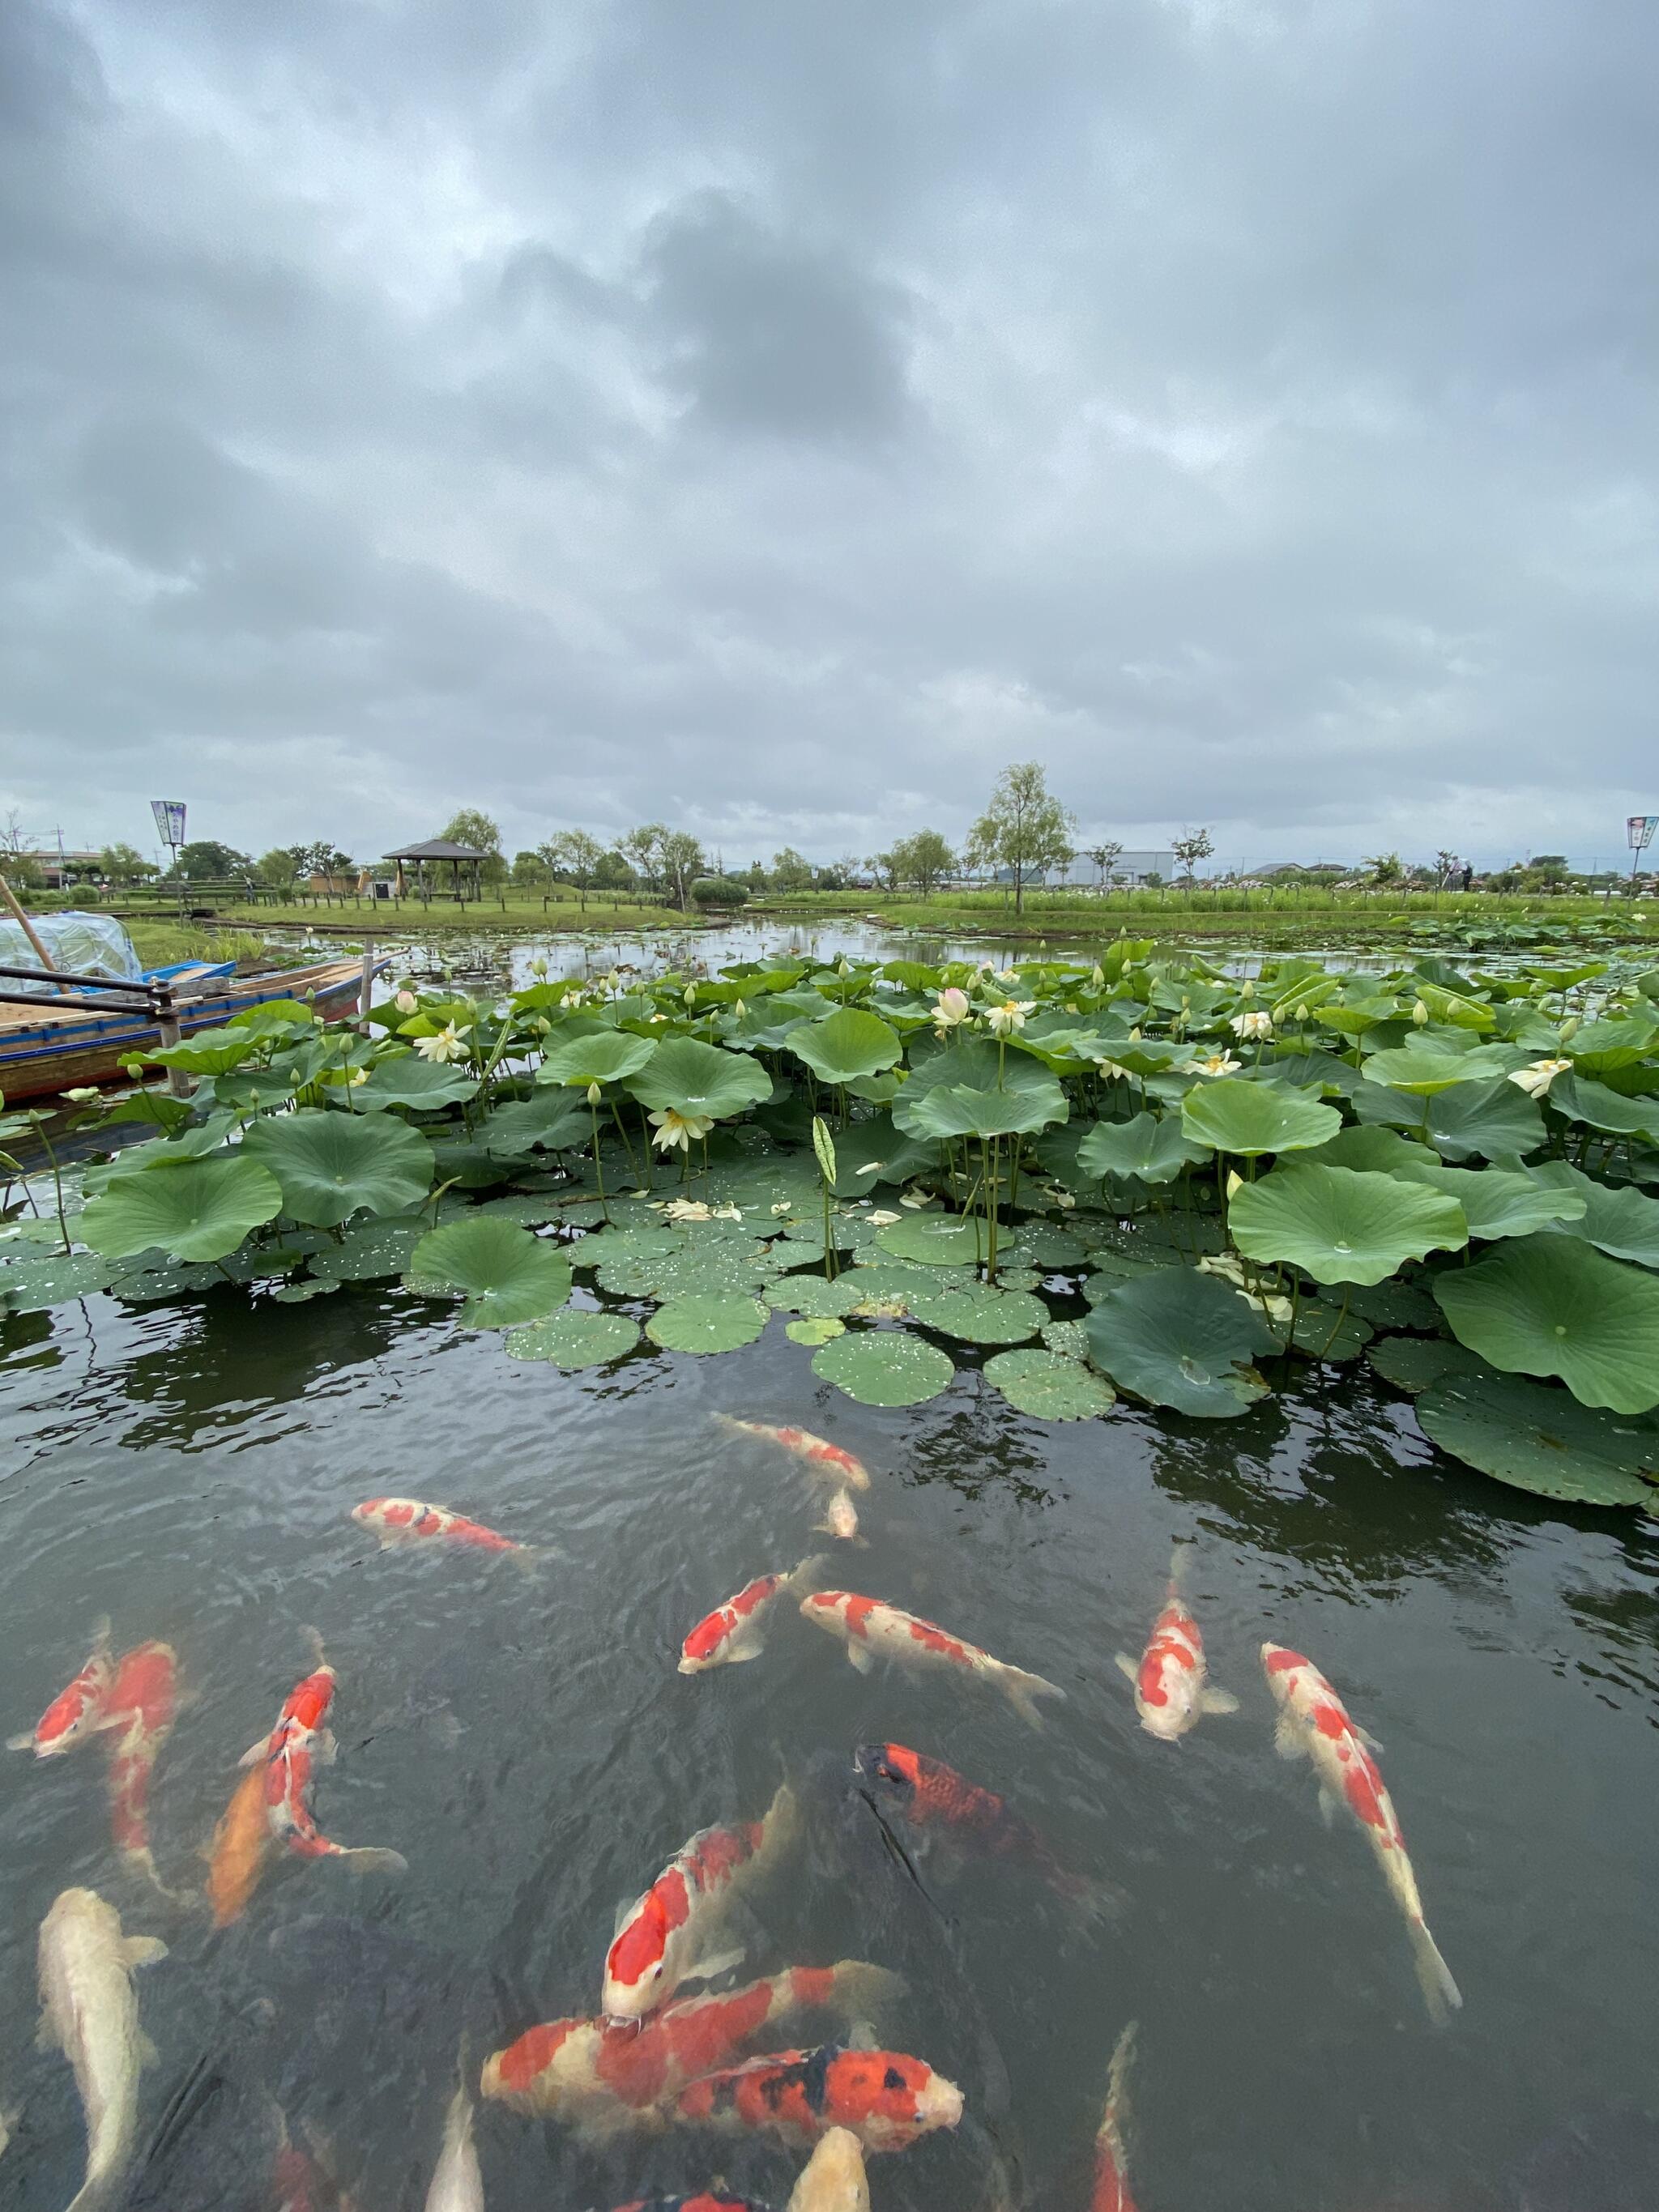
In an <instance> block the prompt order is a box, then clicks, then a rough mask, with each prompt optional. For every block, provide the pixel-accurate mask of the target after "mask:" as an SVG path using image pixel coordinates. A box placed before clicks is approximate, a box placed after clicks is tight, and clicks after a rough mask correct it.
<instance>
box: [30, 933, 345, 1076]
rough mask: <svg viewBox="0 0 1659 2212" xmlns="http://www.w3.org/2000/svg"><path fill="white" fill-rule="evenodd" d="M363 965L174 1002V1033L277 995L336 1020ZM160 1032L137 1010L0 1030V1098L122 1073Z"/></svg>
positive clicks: (273, 978) (246, 980)
mask: <svg viewBox="0 0 1659 2212" xmlns="http://www.w3.org/2000/svg"><path fill="white" fill-rule="evenodd" d="M361 991H362V964H361V963H359V962H358V961H356V960H331V961H328V962H326V963H324V964H323V965H322V966H320V967H316V968H299V969H289V971H288V972H287V973H285V974H283V975H244V976H241V977H239V978H237V979H235V980H234V981H232V982H230V983H229V984H228V986H227V987H225V988H224V989H222V990H216V991H213V992H211V993H210V994H206V995H205V996H204V997H202V998H199V999H186V1000H180V1001H179V1035H180V1036H181V1037H188V1036H193V1035H194V1034H195V1032H196V1031H197V1030H211V1029H217V1028H218V1027H219V1026H220V1024H222V1023H224V1022H228V1021H229V1020H230V1019H231V1018H232V1017H233V1016H234V1015H236V1014H240V1013H246V1012H247V1010H248V1008H249V1007H250V1006H264V1005H267V1004H269V1003H270V1001H271V1000H276V999H299V1000H302V1001H303V1002H304V1003H305V1004H306V1005H307V1006H313V1007H314V1008H315V1010H316V1012H317V1013H318V1014H319V1016H320V1017H322V1018H324V1019H325V1020H328V1021H339V1020H341V1019H343V1018H349V1017H350V1016H351V1015H353V1014H355V1013H356V1012H357V1001H358V996H359V994H360V993H361ZM160 1044H161V1033H160V1031H159V1030H157V1028H156V1026H155V1023H154V1022H152V1021H148V1020H146V1019H145V1018H144V1016H143V1015H142V1014H138V1013H119V1014H88V1015H86V1016H84V1017H82V1016H73V1017H69V1018H65V1017H64V1016H62V1015H60V1016H58V1018H55V1019H52V1020H50V1021H44V1022H40V1023H33V1022H29V1023H27V1024H7V1025H6V1026H5V1027H3V1028H0V1096H3V1097H4V1098H5V1100H6V1102H7V1103H8V1104H10V1103H12V1102H13V1101H15V1100H16V1099H20V1098H45V1097H51V1096H52V1094H53V1093H54V1092H57V1091H73V1090H76V1089H78V1088H80V1087H81V1086H82V1085H94V1084H102V1083H114V1082H117V1081H125V1079H126V1071H125V1068H124V1067H123V1066H122V1065H121V1063H122V1061H123V1060H127V1059H130V1058H131V1055H132V1054H134V1053H144V1052H153V1051H155V1049H156V1048H157V1047H158V1046H159V1045H160Z"/></svg>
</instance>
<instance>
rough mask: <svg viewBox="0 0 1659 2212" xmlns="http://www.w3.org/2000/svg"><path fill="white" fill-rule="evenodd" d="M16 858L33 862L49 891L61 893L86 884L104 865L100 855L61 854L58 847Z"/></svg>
mask: <svg viewBox="0 0 1659 2212" xmlns="http://www.w3.org/2000/svg"><path fill="white" fill-rule="evenodd" d="M8 857H13V856H8ZM15 858H16V859H18V860H27V861H29V862H31V863H32V864H33V867H34V869H35V871H36V872H37V873H38V874H39V876H40V880H41V882H42V883H43V884H45V885H46V889H47V890H49V891H61V890H64V888H65V886H66V885H68V884H78V883H84V882H86V881H87V880H88V878H93V877H95V876H97V875H98V874H99V873H100V868H101V864H102V856H101V854H97V853H70V852H63V853H60V852H59V851H58V848H57V846H56V845H53V846H51V847H50V848H48V849H47V850H46V851H45V852H41V853H19V854H16V855H15ZM0 866H3V864H0Z"/></svg>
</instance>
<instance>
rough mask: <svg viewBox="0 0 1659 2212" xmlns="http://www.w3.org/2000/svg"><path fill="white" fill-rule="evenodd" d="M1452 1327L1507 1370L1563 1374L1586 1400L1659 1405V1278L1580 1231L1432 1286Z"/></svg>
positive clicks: (1505, 1253) (1508, 1247)
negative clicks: (1586, 1240) (1599, 1246)
mask: <svg viewBox="0 0 1659 2212" xmlns="http://www.w3.org/2000/svg"><path fill="white" fill-rule="evenodd" d="M1434 1294H1435V1297H1437V1299H1438V1300H1439V1302H1440V1308H1441V1311H1442V1312H1443V1314H1444V1315H1445V1316H1446V1319H1447V1320H1448V1321H1449V1322H1450V1324H1451V1328H1452V1334H1453V1335H1454V1336H1455V1337H1456V1338H1457V1340H1458V1341H1459V1342H1460V1343H1462V1344H1466V1345H1468V1347H1469V1349H1470V1351H1471V1352H1479V1353H1480V1357H1481V1358H1483V1359H1485V1360H1486V1361H1488V1362H1489V1363H1490V1364H1491V1365H1492V1366H1493V1367H1499V1368H1502V1369H1503V1370H1504V1372H1505V1373H1507V1374H1521V1375H1559V1376H1560V1377H1561V1380H1562V1381H1563V1382H1564V1383H1565V1384H1566V1386H1567V1388H1568V1389H1570V1390H1571V1392H1572V1395H1573V1396H1574V1397H1575V1398H1577V1399H1578V1400H1579V1401H1581V1402H1582V1403H1583V1404H1584V1405H1586V1406H1607V1407H1611V1408H1612V1409H1613V1411H1614V1412H1615V1413H1645V1412H1646V1411H1647V1410H1648V1408H1649V1407H1652V1406H1659V1282H1656V1281H1655V1280H1654V1279H1653V1277H1652V1276H1651V1275H1649V1274H1646V1273H1643V1271H1642V1270H1641V1269H1639V1268H1637V1267H1627V1266H1626V1264H1625V1262H1624V1261H1620V1260H1610V1259H1608V1257H1607V1255H1606V1254H1605V1253H1603V1252H1598V1251H1597V1250H1596V1249H1595V1247H1594V1246H1593V1245H1590V1244H1587V1243H1583V1241H1582V1240H1581V1239H1580V1238H1578V1237H1561V1236H1549V1235H1545V1236H1539V1237H1527V1238H1525V1239H1524V1240H1522V1241H1521V1242H1519V1243H1508V1244H1504V1245H1502V1246H1500V1247H1499V1249H1498V1250H1497V1251H1495V1252H1493V1253H1492V1255H1491V1256H1490V1257H1489V1258H1487V1259H1485V1260H1482V1261H1480V1262H1479V1263H1478V1264H1477V1265H1476V1266H1474V1267H1451V1268H1448V1269H1447V1271H1446V1272H1445V1273H1443V1274H1442V1275H1440V1276H1438V1277H1437V1279H1436V1281H1435V1286H1434Z"/></svg>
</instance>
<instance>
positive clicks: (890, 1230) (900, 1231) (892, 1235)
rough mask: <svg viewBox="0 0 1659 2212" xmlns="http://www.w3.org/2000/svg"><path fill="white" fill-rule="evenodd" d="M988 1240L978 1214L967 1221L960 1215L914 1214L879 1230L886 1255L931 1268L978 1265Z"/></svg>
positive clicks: (879, 1240) (878, 1236)
mask: <svg viewBox="0 0 1659 2212" xmlns="http://www.w3.org/2000/svg"><path fill="white" fill-rule="evenodd" d="M985 1237H986V1231H985V1225H984V1223H983V1222H982V1221H981V1220H980V1219H979V1218H978V1216H977V1215H975V1216H973V1217H972V1218H969V1219H967V1220H964V1219H963V1217H962V1215H961V1214H959V1213H912V1214H911V1215H909V1216H908V1218H906V1219H905V1220H903V1221H890V1222H889V1223H888V1225H887V1226H886V1227H885V1228H884V1229H878V1231H876V1242H877V1243H878V1245H879V1246H880V1247H881V1249H882V1250H883V1251H884V1252H890V1253H891V1254H892V1255H893V1257H894V1258H895V1259H897V1260H919V1261H921V1262H922V1264H923V1265H924V1266H926V1267H971V1266H976V1265H977V1264H978V1262H979V1261H981V1260H982V1259H983V1258H984V1257H985Z"/></svg>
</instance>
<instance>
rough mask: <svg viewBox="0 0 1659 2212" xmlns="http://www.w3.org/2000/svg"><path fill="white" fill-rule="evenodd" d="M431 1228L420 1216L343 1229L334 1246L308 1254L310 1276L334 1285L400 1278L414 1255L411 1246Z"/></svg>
mask: <svg viewBox="0 0 1659 2212" xmlns="http://www.w3.org/2000/svg"><path fill="white" fill-rule="evenodd" d="M431 1226H432V1224H431V1222H430V1221H429V1220H428V1218H427V1217H426V1216H425V1215H424V1214H421V1213H416V1214H410V1215H409V1216H408V1217H407V1218H405V1219H404V1220H401V1221H398V1220H380V1221H362V1222H359V1223H358V1224H357V1225H356V1228H353V1229H349V1230H347V1231H346V1233H345V1236H344V1237H343V1240H342V1241H341V1242H340V1243H338V1244H326V1245H325V1246H324V1247H323V1249H322V1250H321V1251H319V1252H317V1253H314V1254H313V1255H312V1261H311V1272H312V1273H313V1275H324V1276H327V1277H329V1278H330V1279H332V1280H334V1281H336V1282H343V1283H366V1282H373V1281H374V1279H375V1278H376V1277H377V1276H380V1275H401V1274H402V1273H403V1272H404V1269H405V1268H406V1267H408V1266H409V1264H410V1261H411V1260H412V1259H413V1258H414V1256H415V1247H416V1245H417V1244H418V1243H420V1241H421V1239H422V1237H424V1236H425V1235H426V1233H427V1231H428V1230H429V1229H430V1228H431Z"/></svg>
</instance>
